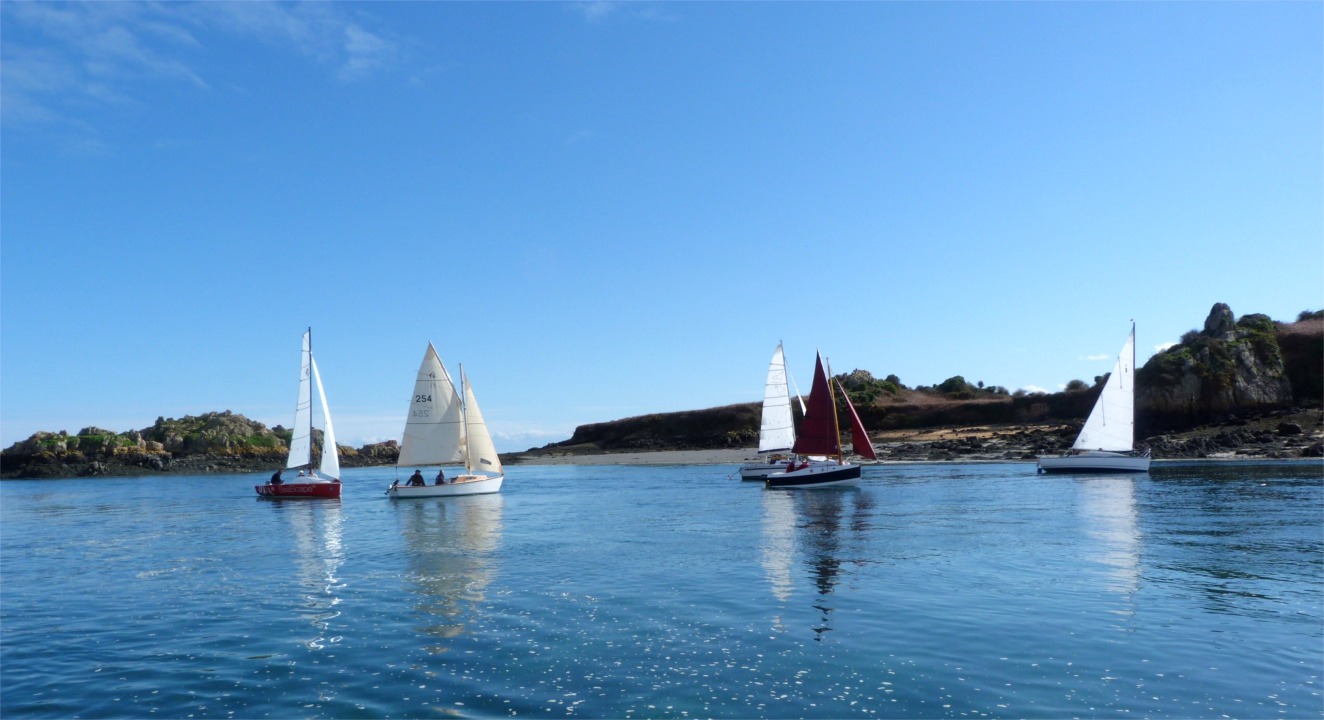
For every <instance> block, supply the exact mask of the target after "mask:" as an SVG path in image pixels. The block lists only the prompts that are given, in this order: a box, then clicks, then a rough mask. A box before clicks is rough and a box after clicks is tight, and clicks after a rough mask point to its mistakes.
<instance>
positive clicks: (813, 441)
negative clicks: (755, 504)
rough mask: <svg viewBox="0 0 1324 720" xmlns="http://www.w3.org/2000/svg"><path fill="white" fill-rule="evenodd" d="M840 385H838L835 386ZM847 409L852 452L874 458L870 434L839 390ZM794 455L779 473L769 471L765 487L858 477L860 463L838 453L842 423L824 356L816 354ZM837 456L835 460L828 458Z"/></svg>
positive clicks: (806, 485)
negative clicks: (816, 458) (815, 458)
mask: <svg viewBox="0 0 1324 720" xmlns="http://www.w3.org/2000/svg"><path fill="white" fill-rule="evenodd" d="M838 387H840V386H838ZM841 397H842V399H844V400H845V401H846V409H848V410H850V421H851V445H852V448H853V449H854V450H855V454H856V455H859V456H861V457H865V458H868V459H870V460H877V459H878V455H877V454H876V453H874V450H873V443H872V442H870V441H869V434H868V433H866V432H865V430H864V423H862V422H860V415H859V413H857V412H855V406H854V405H851V402H850V397H849V396H848V395H846V391H845V390H844V389H843V390H842V391H841ZM791 451H792V452H794V453H795V454H796V455H797V456H799V457H798V458H797V460H794V461H792V462H790V463H788V464H787V466H786V469H785V470H783V471H781V472H776V473H772V474H770V475H768V476H767V478H766V479H765V480H764V487H768V488H818V487H834V486H841V485H853V484H854V483H855V481H856V480H859V479H860V466H859V465H853V464H851V463H848V462H846V459H845V457H844V456H843V454H842V452H841V425H840V423H839V422H838V420H837V400H836V397H835V394H834V393H833V392H832V383H831V381H829V380H828V376H827V370H825V369H824V367H823V356H822V354H819V355H818V364H817V366H816V367H815V368H814V386H813V388H812V389H811V390H810V391H809V403H808V409H807V410H806V412H805V418H804V422H802V423H801V424H800V434H799V436H798V437H796V439H795V446H794V447H793V448H791ZM806 455H823V456H827V457H828V458H829V461H828V462H822V461H815V462H810V461H809V460H807V459H806V458H805V456H806ZM832 456H836V462H832V461H831V459H830V458H831V457H832Z"/></svg>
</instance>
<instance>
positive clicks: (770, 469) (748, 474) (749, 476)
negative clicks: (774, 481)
mask: <svg viewBox="0 0 1324 720" xmlns="http://www.w3.org/2000/svg"><path fill="white" fill-rule="evenodd" d="M785 469H786V463H776V464H773V465H770V464H763V465H745V466H744V467H742V468H740V479H741V480H762V479H763V478H765V477H767V476H769V475H771V474H772V473H775V472H781V471H782V470H785Z"/></svg>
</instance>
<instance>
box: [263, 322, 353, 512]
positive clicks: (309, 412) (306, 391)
mask: <svg viewBox="0 0 1324 720" xmlns="http://www.w3.org/2000/svg"><path fill="white" fill-rule="evenodd" d="M314 383H316V385H317V397H318V398H319V399H320V400H321V402H322V421H323V425H324V427H323V428H322V461H321V463H320V464H319V466H318V469H320V470H321V473H322V474H321V475H320V476H319V475H318V474H317V471H316V470H313V469H312V465H313V460H312V457H313V398H312V390H313V389H312V386H313V384H314ZM304 468H307V469H308V474H307V475H304V474H303V473H302V472H301V473H300V475H299V477H298V479H297V480H284V479H283V478H280V473H279V472H278V473H276V474H275V475H273V476H272V478H271V479H272V480H273V481H275V480H277V479H278V478H279V479H280V482H268V483H267V484H265V485H258V486H256V487H255V489H256V490H257V494H258V495H261V496H263V497H281V498H285V497H289V498H297V497H317V498H338V497H340V452H339V451H338V450H337V449H336V431H335V429H334V428H333V427H332V426H331V409H330V408H329V407H328V406H327V402H326V390H324V389H323V388H322V375H321V373H319V372H317V361H316V360H314V359H313V329H312V328H308V331H307V332H305V333H304V334H303V355H302V363H301V365H300V368H299V402H298V404H297V405H295V406H294V434H293V437H291V438H290V454H289V457H288V458H287V459H286V461H285V469H286V470H303V469H304Z"/></svg>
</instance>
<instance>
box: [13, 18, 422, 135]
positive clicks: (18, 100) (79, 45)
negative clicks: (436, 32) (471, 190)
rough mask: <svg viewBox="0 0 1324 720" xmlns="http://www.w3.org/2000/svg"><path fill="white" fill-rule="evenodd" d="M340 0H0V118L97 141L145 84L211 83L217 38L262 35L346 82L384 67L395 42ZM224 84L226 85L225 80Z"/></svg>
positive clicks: (206, 87) (258, 38)
mask: <svg viewBox="0 0 1324 720" xmlns="http://www.w3.org/2000/svg"><path fill="white" fill-rule="evenodd" d="M343 7H344V6H341V5H338V4H335V3H296V4H282V3H274V2H199V3H125V2H118V3H116V2H90V3H59V4H55V3H40V2H9V3H0V19H2V20H3V22H4V24H5V26H6V37H5V42H4V44H3V46H2V47H0V52H2V53H3V54H2V55H0V73H2V76H0V120H2V121H3V123H4V124H5V126H7V127H9V128H11V129H12V128H15V127H24V128H32V127H36V128H44V129H48V130H55V131H57V132H64V133H66V134H67V135H72V136H77V137H78V141H79V142H83V143H87V142H88V141H89V140H92V141H95V140H96V139H97V138H96V130H95V128H94V126H93V124H92V119H93V118H95V117H96V114H97V113H98V112H100V111H101V110H102V109H104V108H105V107H107V106H114V105H132V104H136V103H138V102H141V100H140V99H141V98H142V97H144V96H145V95H146V94H147V91H146V90H145V86H146V85H148V84H174V85H183V86H186V87H191V88H194V89H197V90H199V91H203V92H207V91H210V89H211V87H212V83H211V82H209V81H208V79H207V77H206V75H207V73H206V71H204V70H202V69H201V68H204V67H206V60H207V56H208V54H209V53H211V52H214V51H215V46H216V45H217V44H218V43H217V39H218V38H220V37H226V38H238V39H239V40H241V41H243V40H248V41H251V42H257V43H261V44H264V45H267V46H269V47H272V48H274V49H276V50H278V51H285V52H292V53H295V54H297V55H300V56H303V57H305V58H308V59H310V60H312V61H313V62H314V63H317V64H318V65H321V66H323V67H326V68H327V69H328V70H329V71H330V72H331V73H332V75H333V76H334V77H335V78H336V79H338V80H340V81H343V82H353V81H356V80H361V79H363V78H366V77H369V76H371V75H373V74H374V73H377V72H380V71H382V70H384V69H386V68H388V67H390V66H391V64H392V63H393V62H394V60H395V58H396V47H397V44H396V43H395V42H394V41H393V40H391V39H390V38H388V37H386V36H385V35H384V34H383V33H378V32H374V31H372V30H370V29H368V27H367V24H368V23H370V22H371V18H370V17H368V16H366V15H364V14H362V13H359V14H356V15H354V16H353V17H351V16H349V15H348V14H346V11H345V10H344V9H343ZM222 85H224V84H222Z"/></svg>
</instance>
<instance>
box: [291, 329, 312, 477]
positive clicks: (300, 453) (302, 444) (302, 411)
mask: <svg viewBox="0 0 1324 720" xmlns="http://www.w3.org/2000/svg"><path fill="white" fill-rule="evenodd" d="M312 334H313V331H312V330H309V331H308V332H305V333H304V334H303V357H302V360H301V361H300V367H299V404H298V405H295V406H294V431H293V432H294V434H293V436H292V437H291V438H290V457H289V459H288V460H286V462H285V467H286V468H297V467H305V466H307V465H308V464H309V463H311V462H312V457H313V390H312V383H311V382H310V377H309V369H310V366H311V365H312V360H313V354H312Z"/></svg>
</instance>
